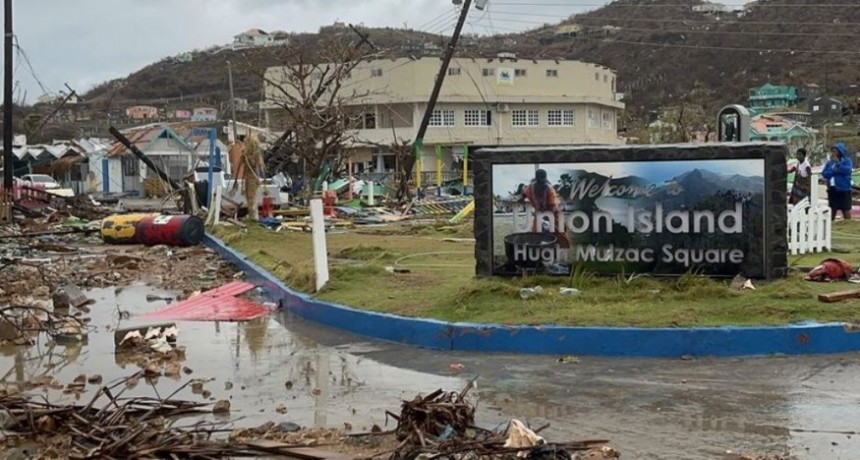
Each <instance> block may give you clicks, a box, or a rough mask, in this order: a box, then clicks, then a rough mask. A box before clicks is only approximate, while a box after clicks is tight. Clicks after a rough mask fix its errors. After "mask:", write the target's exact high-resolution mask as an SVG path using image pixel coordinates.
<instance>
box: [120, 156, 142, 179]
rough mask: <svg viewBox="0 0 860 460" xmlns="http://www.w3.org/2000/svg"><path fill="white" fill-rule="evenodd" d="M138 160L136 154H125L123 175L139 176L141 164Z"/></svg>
mask: <svg viewBox="0 0 860 460" xmlns="http://www.w3.org/2000/svg"><path fill="white" fill-rule="evenodd" d="M138 161H140V160H138V159H137V158H136V157H134V156H130V155H127V156H123V157H122V160H121V162H122V175H123V176H138V175H139V174H140V165H139V164H138Z"/></svg>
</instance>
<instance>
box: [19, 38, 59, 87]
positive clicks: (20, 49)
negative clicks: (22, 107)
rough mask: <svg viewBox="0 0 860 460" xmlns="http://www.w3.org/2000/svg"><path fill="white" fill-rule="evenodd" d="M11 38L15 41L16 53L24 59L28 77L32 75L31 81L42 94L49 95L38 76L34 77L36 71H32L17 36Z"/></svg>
mask: <svg viewBox="0 0 860 460" xmlns="http://www.w3.org/2000/svg"><path fill="white" fill-rule="evenodd" d="M13 38H14V39H15V45H14V46H15V49H16V50H17V51H18V54H19V56H20V57H22V58H24V62H25V63H26V64H27V68H28V69H29V70H30V75H32V76H33V79H34V80H36V84H38V85H39V88H40V89H41V90H42V92H43V93H45V94H47V93H50V91H48V88H47V87H46V86H45V84H44V83H42V80H40V79H39V76H38V75H36V70H35V69H33V64H32V63H30V58H29V57H27V53H26V52H25V51H24V48H22V47H21V44H20V43H19V41H18V36H17V35H15V36H13Z"/></svg>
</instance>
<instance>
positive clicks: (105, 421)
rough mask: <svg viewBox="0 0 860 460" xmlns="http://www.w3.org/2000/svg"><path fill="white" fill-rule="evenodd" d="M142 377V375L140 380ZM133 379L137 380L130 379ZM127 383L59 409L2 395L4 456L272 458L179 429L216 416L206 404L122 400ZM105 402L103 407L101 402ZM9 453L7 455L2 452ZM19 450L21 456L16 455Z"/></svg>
mask: <svg viewBox="0 0 860 460" xmlns="http://www.w3.org/2000/svg"><path fill="white" fill-rule="evenodd" d="M138 377H139V376H138ZM130 378H132V377H130ZM125 380H127V379H124V380H123V381H120V382H118V383H115V384H113V385H112V386H104V387H102V388H101V389H100V390H99V391H98V392H97V393H96V395H95V397H94V398H93V399H92V400H91V401H90V403H89V404H87V405H85V406H82V405H55V404H51V403H48V402H44V401H41V400H37V399H36V398H31V397H27V396H23V395H5V396H0V407H3V412H0V414H3V416H0V419H2V421H3V424H4V427H3V428H4V430H5V431H4V435H5V436H6V439H5V443H2V446H0V453H3V454H5V456H6V457H11V456H13V455H18V456H21V455H23V456H28V457H30V456H32V455H33V452H28V451H27V447H28V446H30V445H32V444H31V443H32V442H36V441H38V442H39V449H40V452H39V456H40V457H41V458H72V459H85V458H226V457H242V456H245V457H253V456H257V457H260V456H264V455H267V454H266V453H265V452H264V451H261V450H259V449H257V448H254V447H253V446H251V445H248V444H234V443H229V442H227V441H225V440H216V439H214V438H213V436H212V435H213V432H215V431H216V430H214V429H213V428H211V426H207V425H204V424H195V425H191V426H190V427H188V428H178V427H176V425H175V424H173V423H171V421H172V420H175V419H176V418H178V417H182V416H189V415H195V414H204V413H207V412H210V410H207V409H205V407H206V406H207V405H206V404H200V403H194V402H190V401H182V400H177V399H172V396H170V397H167V398H164V399H161V398H145V397H141V398H121V397H120V396H121V394H122V392H123V391H124V390H119V391H118V392H117V389H118V387H120V386H122V385H124V384H125V383H126V382H125ZM101 399H104V401H103V402H102V403H101V404H97V402H98V401H99V400H101ZM4 449H5V452H2V451H3V450H4ZM13 450H15V451H16V452H12V451H13Z"/></svg>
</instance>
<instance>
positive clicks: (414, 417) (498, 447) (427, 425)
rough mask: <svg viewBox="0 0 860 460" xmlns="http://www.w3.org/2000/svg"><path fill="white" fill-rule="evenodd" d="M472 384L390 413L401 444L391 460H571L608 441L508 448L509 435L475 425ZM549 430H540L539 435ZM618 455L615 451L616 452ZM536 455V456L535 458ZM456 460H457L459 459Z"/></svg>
mask: <svg viewBox="0 0 860 460" xmlns="http://www.w3.org/2000/svg"><path fill="white" fill-rule="evenodd" d="M474 383H475V381H474V380H472V381H471V382H469V384H468V385H467V386H466V388H464V389H463V390H462V391H460V392H459V393H457V392H448V393H446V392H444V391H442V390H441V389H440V390H436V391H434V392H433V393H430V394H429V395H427V396H425V397H420V396H418V397H416V398H415V399H413V400H412V401H404V402H403V405H402V407H401V412H400V415H399V416H398V415H394V414H392V413H391V412H386V415H387V416H388V417H392V418H394V419H395V420H397V428H396V429H395V430H394V433H395V435H396V437H397V439H398V441H399V444H398V446H397V448H396V449H394V451H393V452H392V453H391V457H390V458H391V459H392V460H397V459H404V458H414V457H416V456H417V455H420V454H428V455H430V458H431V459H436V458H460V457H461V456H462V457H463V458H477V457H487V458H499V456H505V455H512V454H521V455H525V454H526V453H529V454H530V455H529V458H545V459H562V458H567V459H569V458H571V456H570V454H569V453H568V452H573V451H582V452H585V451H590V450H593V449H600V448H603V447H604V446H605V445H606V444H607V443H608V441H607V440H602V439H601V440H587V441H577V442H568V443H557V444H541V445H537V446H530V447H505V441H506V440H507V438H508V433H507V429H506V430H505V431H501V432H499V431H489V430H486V429H483V428H480V427H477V426H476V425H475V407H474V406H473V405H472V404H471V403H469V401H468V400H467V399H466V396H467V394H468V392H469V390H470V389H472V388H473V387H474ZM545 428H547V427H546V426H544V427H542V428H540V429H539V430H538V431H541V430H543V429H545ZM613 452H614V450H613ZM531 454H534V455H531ZM455 456H456V457H455Z"/></svg>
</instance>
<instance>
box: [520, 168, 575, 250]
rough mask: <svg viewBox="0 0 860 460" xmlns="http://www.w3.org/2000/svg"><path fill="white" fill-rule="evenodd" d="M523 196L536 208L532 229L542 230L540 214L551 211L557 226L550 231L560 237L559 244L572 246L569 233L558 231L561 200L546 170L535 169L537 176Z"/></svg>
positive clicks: (560, 216) (565, 246) (560, 217)
mask: <svg viewBox="0 0 860 460" xmlns="http://www.w3.org/2000/svg"><path fill="white" fill-rule="evenodd" d="M523 196H524V197H525V198H526V199H528V200H529V202H530V203H531V205H532V208H533V209H534V221H533V222H532V231H533V232H542V231H543V222H542V221H541V220H540V219H538V214H540V213H543V212H551V213H552V215H553V217H554V220H555V227H554V228H551V229H549V233H552V234H554V235H556V237H558V243H559V246H561V247H563V248H567V247H570V243H569V241H568V239H567V235H565V234H564V233H559V232H558V225H559V221H560V219H562V215H561V202H560V201H559V199H558V192H556V191H555V187H553V186H552V184H550V183H549V180H548V179H547V175H546V171H545V170H543V169H538V170H537V171H535V178H534V180H532V182H531V184H529V185H528V187H526V188H525V190H524V191H523Z"/></svg>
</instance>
